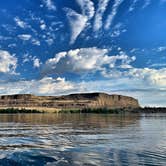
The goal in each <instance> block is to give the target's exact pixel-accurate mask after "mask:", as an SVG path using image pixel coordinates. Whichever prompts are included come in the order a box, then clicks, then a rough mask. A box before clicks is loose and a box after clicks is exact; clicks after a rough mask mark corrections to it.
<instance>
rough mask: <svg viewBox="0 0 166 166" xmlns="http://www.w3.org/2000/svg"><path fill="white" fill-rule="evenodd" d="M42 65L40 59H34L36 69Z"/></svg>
mask: <svg viewBox="0 0 166 166" xmlns="http://www.w3.org/2000/svg"><path fill="white" fill-rule="evenodd" d="M40 65H41V62H40V59H38V58H34V59H33V66H34V67H35V68H39V67H40Z"/></svg>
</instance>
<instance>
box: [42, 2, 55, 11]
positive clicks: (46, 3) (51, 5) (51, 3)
mask: <svg viewBox="0 0 166 166" xmlns="http://www.w3.org/2000/svg"><path fill="white" fill-rule="evenodd" d="M43 3H44V4H45V5H46V7H47V8H48V9H49V10H56V6H55V5H54V2H53V1H52V0H43Z"/></svg>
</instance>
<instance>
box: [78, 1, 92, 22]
mask: <svg viewBox="0 0 166 166" xmlns="http://www.w3.org/2000/svg"><path fill="white" fill-rule="evenodd" d="M76 2H77V3H78V4H79V5H80V7H81V10H82V14H83V15H84V16H87V17H88V19H91V18H92V17H93V16H94V13H95V8H94V4H93V2H92V1H91V0H76Z"/></svg>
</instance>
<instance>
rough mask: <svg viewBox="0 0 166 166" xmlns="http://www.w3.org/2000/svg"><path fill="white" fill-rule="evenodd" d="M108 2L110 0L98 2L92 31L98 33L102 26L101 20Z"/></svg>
mask: <svg viewBox="0 0 166 166" xmlns="http://www.w3.org/2000/svg"><path fill="white" fill-rule="evenodd" d="M109 1H110V0H99V3H98V8H97V11H96V15H95V20H94V27H93V29H94V31H98V30H99V29H100V28H101V27H102V26H103V23H102V18H103V14H104V12H105V10H106V8H107V5H108V3H109Z"/></svg>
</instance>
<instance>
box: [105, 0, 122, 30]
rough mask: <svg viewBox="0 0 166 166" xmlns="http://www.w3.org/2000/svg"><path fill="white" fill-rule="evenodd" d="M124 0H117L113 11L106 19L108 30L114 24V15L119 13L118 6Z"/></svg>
mask: <svg viewBox="0 0 166 166" xmlns="http://www.w3.org/2000/svg"><path fill="white" fill-rule="evenodd" d="M123 1H124V0H115V3H114V4H113V6H112V11H111V13H110V14H109V15H108V17H107V19H106V23H105V29H106V30H108V29H109V28H110V26H111V25H112V22H113V20H114V17H115V16H116V14H117V11H118V8H119V6H120V5H121V3H122V2H123Z"/></svg>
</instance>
